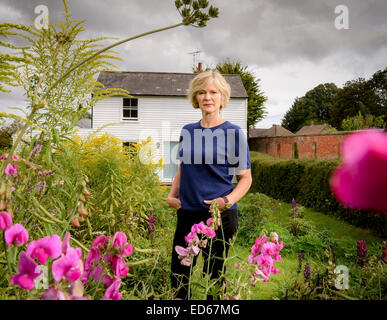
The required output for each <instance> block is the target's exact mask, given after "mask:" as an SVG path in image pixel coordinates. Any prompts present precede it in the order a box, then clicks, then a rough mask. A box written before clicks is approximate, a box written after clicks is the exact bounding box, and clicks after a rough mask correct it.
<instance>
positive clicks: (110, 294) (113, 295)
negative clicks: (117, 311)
mask: <svg viewBox="0 0 387 320" xmlns="http://www.w3.org/2000/svg"><path fill="white" fill-rule="evenodd" d="M120 286H121V279H115V280H114V281H113V283H112V284H111V285H110V286H109V288H107V289H106V292H105V295H104V297H103V298H104V300H110V299H112V300H120V299H121V297H122V293H120V292H119V291H118V290H119V289H120Z"/></svg>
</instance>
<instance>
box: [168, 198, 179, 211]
mask: <svg viewBox="0 0 387 320" xmlns="http://www.w3.org/2000/svg"><path fill="white" fill-rule="evenodd" d="M167 201H168V204H169V205H170V206H171V207H172V208H175V209H176V210H179V209H180V208H181V201H180V200H179V198H174V197H168V199H167Z"/></svg>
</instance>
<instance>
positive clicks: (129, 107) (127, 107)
mask: <svg viewBox="0 0 387 320" xmlns="http://www.w3.org/2000/svg"><path fill="white" fill-rule="evenodd" d="M125 99H129V101H130V104H131V102H132V100H137V106H131V105H130V106H124V103H125ZM138 100H139V99H138V98H123V99H122V109H121V121H124V122H138V119H139V113H138ZM124 110H137V117H136V118H135V117H124Z"/></svg>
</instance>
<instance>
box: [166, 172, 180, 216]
mask: <svg viewBox="0 0 387 320" xmlns="http://www.w3.org/2000/svg"><path fill="white" fill-rule="evenodd" d="M179 188H180V164H179V168H178V169H177V173H176V175H175V177H174V178H173V182H172V186H171V191H170V192H169V195H168V200H167V201H168V204H169V205H170V206H171V207H172V208H175V209H176V210H178V209H180V208H181V202H180V200H179Z"/></svg>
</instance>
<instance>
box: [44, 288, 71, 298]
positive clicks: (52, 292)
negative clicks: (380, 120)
mask: <svg viewBox="0 0 387 320" xmlns="http://www.w3.org/2000/svg"><path fill="white" fill-rule="evenodd" d="M42 300H66V298H65V295H64V293H63V292H62V291H60V290H57V289H55V288H53V287H50V288H48V289H47V290H46V291H44V293H43V294H42Z"/></svg>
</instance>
